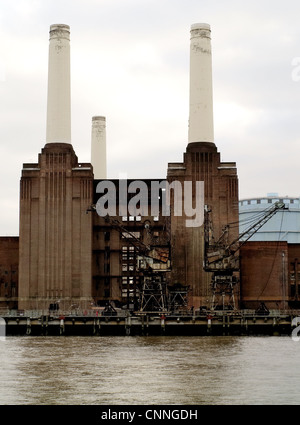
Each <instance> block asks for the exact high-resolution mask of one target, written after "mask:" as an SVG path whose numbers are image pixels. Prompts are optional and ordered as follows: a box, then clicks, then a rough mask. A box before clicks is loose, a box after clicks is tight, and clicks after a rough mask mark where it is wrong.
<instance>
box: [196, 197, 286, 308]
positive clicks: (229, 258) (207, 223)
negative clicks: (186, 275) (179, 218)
mask: <svg viewBox="0 0 300 425" xmlns="http://www.w3.org/2000/svg"><path fill="white" fill-rule="evenodd" d="M284 208H285V204H284V203H283V202H276V203H275V204H273V205H272V206H271V207H270V208H269V209H267V210H265V211H264V213H263V214H262V215H261V216H260V218H259V219H258V220H257V221H256V222H255V223H254V224H252V225H250V227H248V228H247V229H246V230H244V231H243V232H242V233H240V234H239V236H238V237H237V238H235V239H234V240H233V241H232V242H230V243H228V242H227V236H228V231H229V228H230V225H226V226H225V227H224V229H223V233H222V235H221V236H220V238H219V239H218V241H217V242H212V241H211V239H212V238H211V233H212V223H211V220H210V217H209V214H210V212H211V210H210V208H209V207H208V206H206V207H205V211H204V264H203V268H204V270H205V271H207V272H212V273H213V274H212V282H211V285H212V303H211V309H212V310H215V309H222V310H225V309H230V310H231V309H232V310H235V297H234V287H235V286H236V284H237V283H238V276H237V273H236V272H238V271H239V256H238V255H237V253H238V251H239V250H240V249H241V247H242V246H243V245H244V244H245V243H246V242H247V241H248V240H249V239H250V238H251V237H252V236H253V235H254V234H255V233H256V232H257V231H258V230H259V229H260V228H261V227H262V226H263V225H264V224H265V223H266V222H267V221H269V220H270V219H271V218H272V217H273V215H274V214H276V213H277V212H278V211H279V210H282V209H284ZM226 299H227V301H226Z"/></svg>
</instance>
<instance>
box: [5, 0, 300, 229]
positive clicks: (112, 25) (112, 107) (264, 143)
mask: <svg viewBox="0 0 300 425" xmlns="http://www.w3.org/2000/svg"><path fill="white" fill-rule="evenodd" d="M299 16H300V2H299V0H287V1H285V2H283V1H279V0H272V1H271V0H270V1H269V0H251V1H248V2H246V1H238V0H236V1H235V0H222V1H217V0H209V1H208V0H207V1H206V0H1V3H0V156H1V167H0V189H1V215H0V217H1V220H0V235H2V236H7V235H18V234H19V182H20V177H21V169H22V164H23V163H27V162H35V163H36V162H37V161H38V154H39V153H40V151H41V149H42V148H43V146H44V145H45V135H46V104H47V73H48V43H49V28H50V25H51V24H56V23H63V24H68V25H70V27H71V84H72V144H73V147H74V149H75V152H76V154H77V156H78V159H79V161H80V162H90V160H91V158H90V151H91V149H90V145H91V120H92V117H93V116H94V115H104V116H106V120H107V161H108V178H118V177H119V175H120V173H122V174H124V173H127V176H128V178H151V177H153V178H165V177H166V170H167V165H168V162H177V161H182V159H183V152H184V151H185V149H186V145H187V136H188V113H189V46H190V27H191V25H192V24H193V23H197V22H205V23H209V24H210V25H211V30H212V54H213V87H214V126H215V143H216V145H217V147H218V150H219V152H220V153H221V159H222V160H223V161H234V162H236V164H237V169H238V175H239V191H240V198H247V197H256V196H265V195H266V194H267V193H270V192H278V193H279V194H280V195H282V196H285V195H289V196H299V195H300V187H299V176H300V166H299V164H300V143H299V141H300V120H299V113H300V23H299Z"/></svg>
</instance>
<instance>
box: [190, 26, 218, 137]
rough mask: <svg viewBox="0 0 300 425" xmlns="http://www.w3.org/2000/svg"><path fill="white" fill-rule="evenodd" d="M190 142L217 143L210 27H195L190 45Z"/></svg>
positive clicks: (192, 30)
mask: <svg viewBox="0 0 300 425" xmlns="http://www.w3.org/2000/svg"><path fill="white" fill-rule="evenodd" d="M188 140H189V143H191V142H212V143H214V124H213V89H212V58H211V39H210V26H209V25H208V24H193V25H192V26H191V43H190V110H189V138H188Z"/></svg>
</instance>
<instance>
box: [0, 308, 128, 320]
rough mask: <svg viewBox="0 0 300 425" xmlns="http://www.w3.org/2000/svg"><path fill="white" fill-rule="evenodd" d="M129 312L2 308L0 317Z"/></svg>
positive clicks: (120, 314) (122, 312)
mask: <svg viewBox="0 0 300 425" xmlns="http://www.w3.org/2000/svg"><path fill="white" fill-rule="evenodd" d="M127 315H128V313H127V312H126V311H125V310H117V311H116V312H106V311H104V310H101V309H99V310H90V309H86V310H85V309H84V310H79V309H76V310H66V311H65V310H8V309H0V317H30V318H31V319H38V318H40V317H43V316H49V317H52V318H60V317H74V316H75V317H95V318H96V317H99V316H105V317H106V316H107V317H126V316H127Z"/></svg>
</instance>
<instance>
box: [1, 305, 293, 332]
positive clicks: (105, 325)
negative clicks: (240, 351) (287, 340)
mask: <svg viewBox="0 0 300 425" xmlns="http://www.w3.org/2000/svg"><path fill="white" fill-rule="evenodd" d="M0 317H1V318H2V323H3V324H4V321H5V333H6V336H17V335H20V336H22V335H31V336H41V335H44V336H47V335H49V336H50V335H57V336H58V335H61V336H68V335H69V336H72V335H73V336H74V335H80V336H85V335H86V336H93V335H94V336H114V335H115V336H147V335H165V336H176V335H178V336H179V335H180V336H182V335H186V336H208V335H212V336H216V335H237V336H238V335H241V336H246V335H249V336H251V335H252V336H255V335H270V336H280V335H291V333H292V331H293V329H295V327H296V326H297V324H298V322H297V319H296V318H298V317H299V324H300V311H297V310H289V311H280V310H271V311H270V312H269V314H268V315H261V314H257V313H255V311H254V310H253V311H252V310H240V311H212V312H200V311H199V312H194V313H192V314H188V313H185V314H184V313H178V314H175V313H172V314H171V313H154V312H149V313H138V312H137V313H130V312H129V311H118V312H117V313H115V314H109V313H105V314H104V313H103V312H100V313H99V312H98V311H93V310H85V311H77V312H59V311H58V312H49V311H41V310H28V311H27V310H25V311H23V310H22V311H18V310H8V311H5V312H4V311H3V312H2V314H1V312H0Z"/></svg>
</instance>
